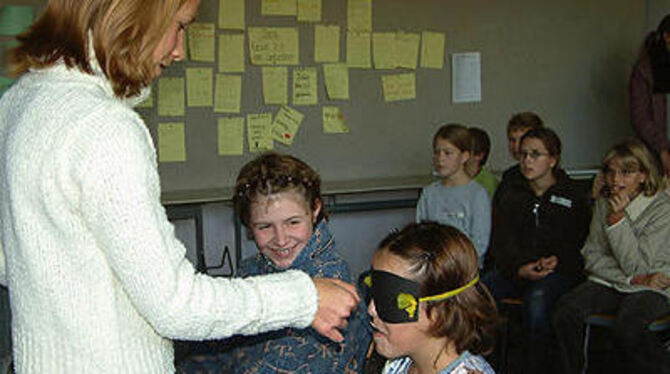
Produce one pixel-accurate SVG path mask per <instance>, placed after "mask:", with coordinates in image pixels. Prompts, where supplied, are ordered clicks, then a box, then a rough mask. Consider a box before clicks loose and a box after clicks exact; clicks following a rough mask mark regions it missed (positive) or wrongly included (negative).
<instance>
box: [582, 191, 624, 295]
mask: <svg viewBox="0 0 670 374" xmlns="http://www.w3.org/2000/svg"><path fill="white" fill-rule="evenodd" d="M606 215H607V202H606V201H605V199H603V198H601V199H599V200H598V201H597V202H596V208H595V211H594V212H593V217H592V218H591V227H590V230H589V236H588V237H587V238H586V242H585V243H584V247H583V248H582V251H581V253H582V256H583V257H584V269H585V270H586V272H587V273H588V275H592V276H596V277H598V278H600V279H603V280H606V281H608V282H614V283H622V282H625V281H626V278H627V277H626V275H625V274H624V272H623V270H622V269H621V267H619V264H618V263H617V261H616V259H615V258H614V256H613V255H612V252H611V250H610V248H609V244H608V242H607V238H606V236H605V230H604V227H605V225H606Z"/></svg>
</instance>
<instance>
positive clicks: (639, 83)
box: [630, 52, 670, 152]
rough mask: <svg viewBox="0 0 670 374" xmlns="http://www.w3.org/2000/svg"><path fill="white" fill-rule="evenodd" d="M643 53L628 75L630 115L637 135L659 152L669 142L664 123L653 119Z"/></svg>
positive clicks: (651, 99)
mask: <svg viewBox="0 0 670 374" xmlns="http://www.w3.org/2000/svg"><path fill="white" fill-rule="evenodd" d="M645 54H646V52H643V54H641V55H640V58H639V59H638V61H637V62H636V63H635V66H634V67H633V72H632V73H631V77H630V117H631V122H632V123H633V129H634V130H635V132H636V133H637V135H638V136H639V137H640V138H642V140H644V142H645V143H647V144H648V145H649V146H650V147H651V148H652V149H653V150H654V151H656V152H659V151H661V150H663V149H668V147H669V146H670V144H669V143H668V137H667V135H666V132H665V126H664V125H665V124H663V126H659V124H657V123H655V121H654V108H653V105H654V104H653V90H652V85H653V83H652V77H651V66H650V62H649V58H648V57H647V56H646V55H645Z"/></svg>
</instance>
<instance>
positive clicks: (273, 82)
mask: <svg viewBox="0 0 670 374" xmlns="http://www.w3.org/2000/svg"><path fill="white" fill-rule="evenodd" d="M261 72H262V74H263V99H264V101H265V104H266V105H271V104H282V105H286V104H288V69H287V68H286V66H263V68H262V70H261Z"/></svg>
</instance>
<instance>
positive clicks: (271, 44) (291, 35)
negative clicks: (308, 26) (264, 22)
mask: <svg viewBox="0 0 670 374" xmlns="http://www.w3.org/2000/svg"><path fill="white" fill-rule="evenodd" d="M298 45H299V44H298V29H297V28H295V27H249V54H250V56H249V57H250V59H251V63H252V64H254V65H298V62H299V60H300V56H299V52H300V51H299V50H298Z"/></svg>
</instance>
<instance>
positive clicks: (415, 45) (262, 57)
mask: <svg viewBox="0 0 670 374" xmlns="http://www.w3.org/2000/svg"><path fill="white" fill-rule="evenodd" d="M216 36H217V35H216V32H215V29H214V24H213V23H194V24H193V25H191V26H190V27H189V31H188V50H189V56H190V60H191V61H199V62H214V61H215V57H218V59H216V60H217V61H218V64H217V65H218V70H219V71H220V72H224V73H241V72H243V71H244V66H245V56H244V38H245V34H244V33H236V34H234V33H226V34H220V35H218V56H217V55H216V53H215V45H216V40H217V39H216ZM248 38H249V60H250V62H251V64H252V65H298V64H299V63H300V47H299V35H298V29H297V28H296V27H249V29H248ZM444 42H445V34H444V33H440V32H433V31H423V32H421V33H418V32H417V33H414V32H404V31H389V32H369V31H352V30H349V31H347V33H346V53H347V61H346V64H347V66H348V67H351V68H364V69H365V68H371V67H372V65H373V64H374V68H375V69H395V68H405V69H416V68H417V62H418V61H419V56H420V57H421V67H422V68H429V69H442V67H443V66H444ZM371 45H372V54H371V48H370V46H371ZM339 61H340V27H339V26H335V25H314V62H325V63H328V62H339Z"/></svg>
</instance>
